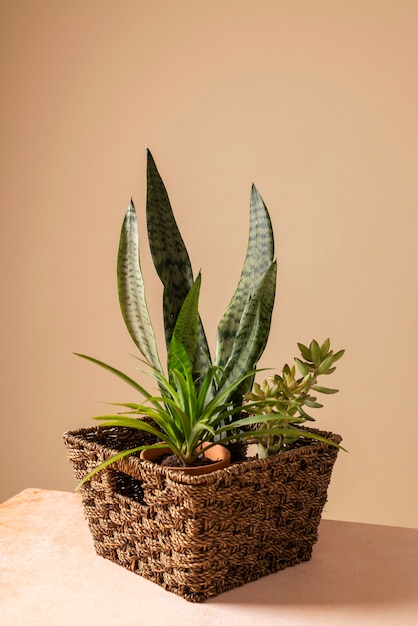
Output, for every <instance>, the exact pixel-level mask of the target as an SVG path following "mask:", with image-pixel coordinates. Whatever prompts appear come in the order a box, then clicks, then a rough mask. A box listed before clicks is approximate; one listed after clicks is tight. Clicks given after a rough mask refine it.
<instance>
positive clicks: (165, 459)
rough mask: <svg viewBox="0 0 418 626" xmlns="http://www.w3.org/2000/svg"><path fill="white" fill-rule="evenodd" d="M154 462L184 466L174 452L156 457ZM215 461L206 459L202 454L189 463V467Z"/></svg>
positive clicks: (163, 464) (166, 465)
mask: <svg viewBox="0 0 418 626" xmlns="http://www.w3.org/2000/svg"><path fill="white" fill-rule="evenodd" d="M155 463H158V464H159V465H162V466H165V467H184V465H183V463H182V462H181V461H180V459H178V458H177V457H176V456H175V455H174V454H164V455H162V456H160V457H158V458H157V459H155ZM212 463H215V461H212V460H211V459H207V458H206V457H204V456H200V457H198V458H197V459H195V461H193V463H190V465H189V467H194V466H200V465H212Z"/></svg>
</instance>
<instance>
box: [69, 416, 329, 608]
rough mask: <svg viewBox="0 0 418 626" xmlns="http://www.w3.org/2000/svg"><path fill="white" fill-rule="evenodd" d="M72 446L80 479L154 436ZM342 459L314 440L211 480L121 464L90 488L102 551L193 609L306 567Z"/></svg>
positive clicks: (99, 431)
mask: <svg viewBox="0 0 418 626" xmlns="http://www.w3.org/2000/svg"><path fill="white" fill-rule="evenodd" d="M315 432H320V434H322V435H324V436H326V437H329V438H330V439H332V440H333V441H335V442H336V443H339V442H340V441H341V437H340V436H339V435H334V434H332V433H325V432H321V431H315ZM64 441H65V444H66V446H67V450H68V456H69V459H70V461H71V463H72V465H73V467H74V471H75V476H76V478H77V479H78V480H80V479H81V478H83V477H84V476H85V475H86V473H87V472H89V471H90V470H91V469H93V467H95V466H96V465H97V464H98V463H99V462H102V461H103V460H105V459H107V458H109V457H110V456H112V455H114V454H115V453H117V452H118V451H119V450H121V449H124V448H133V447H135V446H139V445H144V444H145V443H153V442H154V439H153V438H152V437H151V436H150V435H148V434H145V433H141V432H140V431H137V430H131V429H123V430H121V429H117V428H109V427H108V428H89V429H82V430H77V431H74V432H69V433H66V434H65V435H64ZM337 453H338V449H337V448H334V447H332V446H329V445H327V444H324V443H320V442H316V441H313V442H310V443H308V444H306V445H303V446H301V447H298V448H296V449H294V450H291V451H288V452H286V453H285V454H281V455H275V456H272V457H270V458H268V459H267V460H248V461H244V462H242V463H238V464H235V465H231V466H230V467H228V468H226V469H222V470H218V471H216V472H214V473H212V474H207V475H204V476H186V475H184V474H183V473H181V472H173V471H172V470H169V469H167V468H164V467H160V466H159V465H156V464H153V463H151V462H150V461H140V460H139V458H138V457H137V456H133V455H132V456H130V457H128V458H124V459H121V460H120V461H118V462H116V463H115V464H112V465H110V466H109V467H107V468H106V469H105V470H103V471H101V472H98V474H96V475H95V476H94V477H93V478H92V479H91V480H90V481H89V482H88V483H86V484H85V485H84V486H83V487H82V489H81V490H82V497H83V504H84V511H85V515H86V518H87V520H88V524H89V527H90V531H91V533H92V536H93V539H94V545H95V549H96V552H97V554H99V555H101V556H103V557H105V558H107V559H110V560H111V561H113V562H115V563H118V564H119V565H123V566H124V567H126V568H128V569H129V570H131V571H133V572H135V573H136V574H140V575H141V576H143V577H144V578H147V579H149V580H151V581H153V582H155V583H157V584H158V585H160V586H161V587H163V588H164V589H167V590H168V591H171V592H173V593H176V594H178V595H180V596H183V597H184V598H185V599H186V600H189V601H192V602H201V601H203V600H205V599H206V598H209V597H211V596H216V595H218V594H219V593H221V592H223V591H226V590H228V589H233V588H234V587H237V586H239V585H242V584H244V583H246V582H249V581H251V580H255V579H257V578H260V577H261V576H265V575H267V574H271V573H273V572H276V571H278V570H281V569H283V568H285V567H288V566H291V565H295V564H297V563H300V562H301V561H307V560H309V559H310V557H311V553H312V547H313V544H314V543H315V542H316V540H317V537H318V535H317V532H318V525H319V521H320V518H321V513H322V509H323V507H324V504H325V502H326V498H327V488H328V484H329V481H330V478H331V472H332V468H333V465H334V462H335V459H336V456H337Z"/></svg>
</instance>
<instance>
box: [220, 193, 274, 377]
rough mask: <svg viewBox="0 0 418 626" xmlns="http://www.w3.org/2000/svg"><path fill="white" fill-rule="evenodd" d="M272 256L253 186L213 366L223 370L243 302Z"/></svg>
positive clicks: (265, 221) (267, 220)
mask: <svg viewBox="0 0 418 626" xmlns="http://www.w3.org/2000/svg"><path fill="white" fill-rule="evenodd" d="M273 255H274V239H273V230H272V226H271V221H270V216H269V214H268V211H267V208H266V206H265V204H264V202H263V199H262V197H261V196H260V194H259V192H258V191H257V189H256V187H255V185H253V186H252V189H251V201H250V230H249V238H248V247H247V254H246V257H245V261H244V266H243V269H242V273H241V277H240V280H239V283H238V286H237V289H236V291H235V293H234V295H233V296H232V299H231V302H230V303H229V306H228V308H227V310H226V312H225V314H224V316H223V318H222V319H221V321H220V323H219V326H218V333H217V344H216V356H215V363H216V365H220V366H222V367H224V366H225V365H226V363H227V361H228V359H229V357H230V356H231V353H232V351H233V347H234V342H235V337H236V335H237V332H238V329H239V327H240V324H241V317H242V315H243V311H244V307H245V306H246V303H247V302H248V301H249V300H250V299H251V298H252V297H253V296H254V294H255V293H256V291H257V289H258V287H259V285H260V282H261V280H262V279H263V277H264V275H265V273H266V272H267V270H268V269H269V267H270V265H271V263H272V261H273Z"/></svg>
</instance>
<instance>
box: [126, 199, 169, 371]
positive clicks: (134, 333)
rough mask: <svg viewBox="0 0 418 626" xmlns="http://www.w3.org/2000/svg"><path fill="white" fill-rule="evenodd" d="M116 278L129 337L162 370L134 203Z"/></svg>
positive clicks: (127, 220)
mask: <svg viewBox="0 0 418 626" xmlns="http://www.w3.org/2000/svg"><path fill="white" fill-rule="evenodd" d="M117 276H118V293H119V302H120V307H121V311H122V315H123V319H124V320H125V324H126V327H127V329H128V331H129V334H130V335H131V337H132V339H133V340H134V342H135V344H136V345H137V347H138V348H139V350H140V351H141V353H142V354H143V355H144V357H145V358H146V359H147V361H149V363H151V365H152V366H153V367H155V368H157V369H159V370H161V363H160V359H159V357H158V351H157V344H156V341H155V335H154V330H153V327H152V324H151V320H150V316H149V313H148V307H147V303H146V299H145V289H144V280H143V277H142V271H141V264H140V258H139V238H138V222H137V218H136V212H135V207H134V204H133V202H132V200H131V202H130V205H129V207H128V210H127V212H126V215H125V219H124V221H123V225H122V230H121V234H120V240H119V251H118V262H117Z"/></svg>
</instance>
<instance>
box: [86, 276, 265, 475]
mask: <svg viewBox="0 0 418 626" xmlns="http://www.w3.org/2000/svg"><path fill="white" fill-rule="evenodd" d="M199 291H200V275H199V276H198V278H197V279H196V281H195V283H194V284H193V286H192V288H191V290H190V292H189V293H188V295H187V296H186V299H185V301H184V303H183V306H182V308H181V310H180V313H179V315H178V318H177V323H176V325H175V327H174V329H173V333H172V337H171V340H170V343H169V346H168V356H167V360H168V365H167V370H168V376H165V375H164V374H163V373H162V372H161V371H160V370H159V369H157V368H155V367H152V368H151V371H150V372H147V373H148V374H150V375H151V376H152V377H153V378H154V379H155V380H156V381H157V382H158V386H159V390H160V393H159V395H152V394H151V393H150V392H149V391H147V390H146V389H144V387H142V386H141V385H139V384H138V383H137V382H136V381H134V380H133V379H132V378H130V377H128V376H126V375H125V374H124V373H123V372H120V371H119V370H116V369H115V368H112V367H111V366H109V365H107V364H106V363H103V362H102V361H99V360H97V359H94V358H92V357H89V356H87V355H83V354H78V356H80V357H82V358H84V359H87V360H88V361H91V362H93V363H95V364H97V365H100V366H101V367H103V368H104V369H106V370H108V371H110V372H111V373H113V374H115V375H117V376H118V377H119V378H121V379H122V380H124V382H126V383H128V384H129V385H130V386H131V387H133V388H134V389H135V390H136V391H138V392H139V393H140V394H141V395H142V396H143V397H144V398H145V401H144V402H142V403H141V404H138V403H135V402H130V403H121V404H117V405H116V406H119V407H123V409H124V410H123V411H122V412H121V413H119V414H108V415H101V416H98V417H96V418H95V419H97V420H99V421H100V422H101V425H102V426H122V427H128V428H136V429H138V430H142V431H145V432H147V433H150V434H152V435H154V436H155V437H157V439H159V440H162V441H163V442H164V444H165V445H166V446H168V447H169V448H171V450H172V451H173V454H175V455H176V456H177V457H178V459H180V461H181V462H182V463H183V465H190V464H192V463H193V461H194V460H195V459H196V458H197V457H198V456H199V454H200V449H199V446H200V444H201V443H203V442H206V441H213V439H214V437H215V435H216V434H217V431H218V430H219V431H220V432H222V433H224V430H223V429H222V428H221V427H220V425H221V424H223V423H224V422H225V420H226V421H228V419H229V418H230V416H231V414H234V413H236V412H239V413H241V411H242V410H243V407H242V406H239V407H232V406H231V404H230V403H228V402H227V399H228V397H229V396H230V394H231V393H233V392H234V390H235V388H236V387H238V386H239V385H241V383H242V382H243V380H244V379H245V378H246V377H250V376H253V374H254V372H253V371H250V372H247V373H245V374H244V375H243V376H242V378H238V379H236V380H234V381H233V382H232V383H231V384H230V385H227V386H224V387H223V388H222V389H221V390H220V391H217V392H216V393H215V395H213V393H212V388H213V385H214V383H216V382H217V379H218V377H219V376H221V375H222V368H220V367H219V366H211V367H210V368H209V370H208V371H207V373H206V374H205V376H204V378H203V379H202V380H201V381H200V382H201V384H200V385H199V386H197V385H196V384H195V380H194V376H193V370H192V365H191V360H190V356H189V353H188V352H192V353H193V352H194V347H193V344H194V343H196V342H197V328H198V300H199ZM185 337H187V342H185V341H184V338H185ZM186 344H187V345H186ZM188 349H189V350H188ZM137 416H148V417H149V418H150V419H151V423H148V422H146V421H144V420H143V419H138V417H137ZM223 436H224V438H225V439H226V440H228V437H227V435H226V434H223ZM217 443H218V442H217ZM150 447H151V448H154V447H161V444H155V445H151V446H140V447H137V448H134V449H131V450H126V451H123V452H122V453H119V454H117V455H116V456H114V457H112V458H111V459H108V460H106V461H105V462H104V463H102V464H100V465H98V466H97V467H96V468H94V469H93V471H92V472H90V473H89V474H88V475H87V476H86V477H85V478H84V479H83V481H82V482H81V483H80V485H79V486H81V485H82V484H83V483H84V482H85V481H86V480H89V479H90V478H91V477H92V476H93V475H94V474H96V473H97V472H98V471H100V470H101V469H103V468H104V467H107V466H108V465H109V464H110V463H112V462H115V461H116V460H118V459H120V458H122V457H123V456H127V455H129V454H133V453H135V452H138V451H139V450H143V449H145V448H150Z"/></svg>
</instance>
